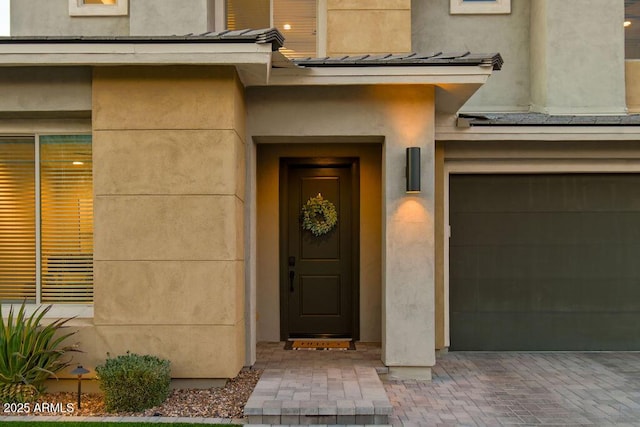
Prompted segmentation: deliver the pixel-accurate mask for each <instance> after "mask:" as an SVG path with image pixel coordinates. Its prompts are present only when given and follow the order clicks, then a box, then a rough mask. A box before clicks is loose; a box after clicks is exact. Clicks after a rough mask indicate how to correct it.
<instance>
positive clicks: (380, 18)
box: [327, 0, 411, 56]
mask: <svg viewBox="0 0 640 427" xmlns="http://www.w3.org/2000/svg"><path fill="white" fill-rule="evenodd" d="M410 51H411V1H410V0H327V55H329V56H338V55H349V54H351V55H355V54H365V53H405V52H410Z"/></svg>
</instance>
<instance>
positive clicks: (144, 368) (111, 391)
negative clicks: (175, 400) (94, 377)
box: [96, 352, 171, 412]
mask: <svg viewBox="0 0 640 427" xmlns="http://www.w3.org/2000/svg"><path fill="white" fill-rule="evenodd" d="M107 356H109V354H108V353H107ZM96 372H97V374H98V379H99V380H100V388H101V389H102V391H104V403H105V407H106V409H107V411H118V412H138V411H142V410H144V409H148V408H152V407H154V406H157V405H160V404H162V403H163V402H164V401H165V400H166V399H167V397H168V396H169V385H170V383H171V363H170V362H169V361H168V360H164V359H160V358H158V357H155V356H150V355H144V356H141V355H138V354H135V353H129V352H127V354H125V355H121V356H118V357H116V358H111V357H108V358H107V360H106V362H105V364H104V365H100V366H97V367H96Z"/></svg>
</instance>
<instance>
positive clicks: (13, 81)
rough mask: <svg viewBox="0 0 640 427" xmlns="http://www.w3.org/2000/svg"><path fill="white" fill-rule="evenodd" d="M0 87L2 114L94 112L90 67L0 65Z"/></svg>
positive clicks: (61, 114) (59, 114) (62, 114)
mask: <svg viewBox="0 0 640 427" xmlns="http://www.w3.org/2000/svg"><path fill="white" fill-rule="evenodd" d="M0 87H1V88H2V93H1V95H0V111H1V112H3V113H8V112H12V113H43V115H42V116H44V117H46V116H45V115H52V114H55V115H57V116H64V115H65V114H69V113H76V112H86V113H87V115H86V117H87V118H88V117H89V112H90V111H91V69H90V68H89V67H65V68H53V67H29V68H22V67H21V68H18V67H6V68H0ZM30 117H33V114H31V115H30ZM36 117H37V116H36Z"/></svg>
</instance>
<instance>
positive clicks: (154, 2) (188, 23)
mask: <svg viewBox="0 0 640 427" xmlns="http://www.w3.org/2000/svg"><path fill="white" fill-rule="evenodd" d="M213 9H214V8H213V0H189V1H175V0H130V5H129V10H130V16H131V24H130V32H131V35H132V36H137V35H172V34H178V35H184V34H189V33H193V34H202V33H204V32H207V31H212V30H213V22H212V21H211V17H212V15H211V14H210V13H209V12H210V11H213Z"/></svg>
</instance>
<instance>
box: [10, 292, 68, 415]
mask: <svg viewBox="0 0 640 427" xmlns="http://www.w3.org/2000/svg"><path fill="white" fill-rule="evenodd" d="M49 310H51V306H50V305H49V306H46V307H42V306H41V307H38V308H37V309H36V310H35V311H34V312H33V313H32V314H31V315H30V316H27V315H26V312H25V303H24V302H23V303H22V306H21V307H20V310H19V311H18V314H17V316H14V311H13V306H12V307H11V309H10V310H9V316H8V317H7V319H6V322H5V319H4V316H3V314H2V306H0V319H1V321H2V330H0V401H3V402H27V401H33V400H35V399H36V398H37V397H38V395H39V394H40V393H41V392H43V391H44V382H45V381H46V380H47V378H49V377H51V376H53V377H55V378H57V377H56V372H59V371H60V370H62V369H64V368H66V367H68V366H69V363H70V361H71V360H70V359H69V360H63V359H62V356H63V355H64V354H65V353H67V352H69V351H77V348H76V346H75V345H63V342H64V341H65V340H66V339H67V338H69V337H70V336H71V335H73V334H75V331H74V332H69V333H66V334H57V333H58V332H59V331H61V330H62V329H64V328H66V326H65V324H66V323H67V322H68V321H70V320H71V319H73V318H68V319H58V320H55V321H53V322H51V323H49V324H46V325H41V324H40V322H41V320H42V318H43V317H44V316H45V315H46V314H47V313H48V312H49ZM56 335H57V336H56Z"/></svg>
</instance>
